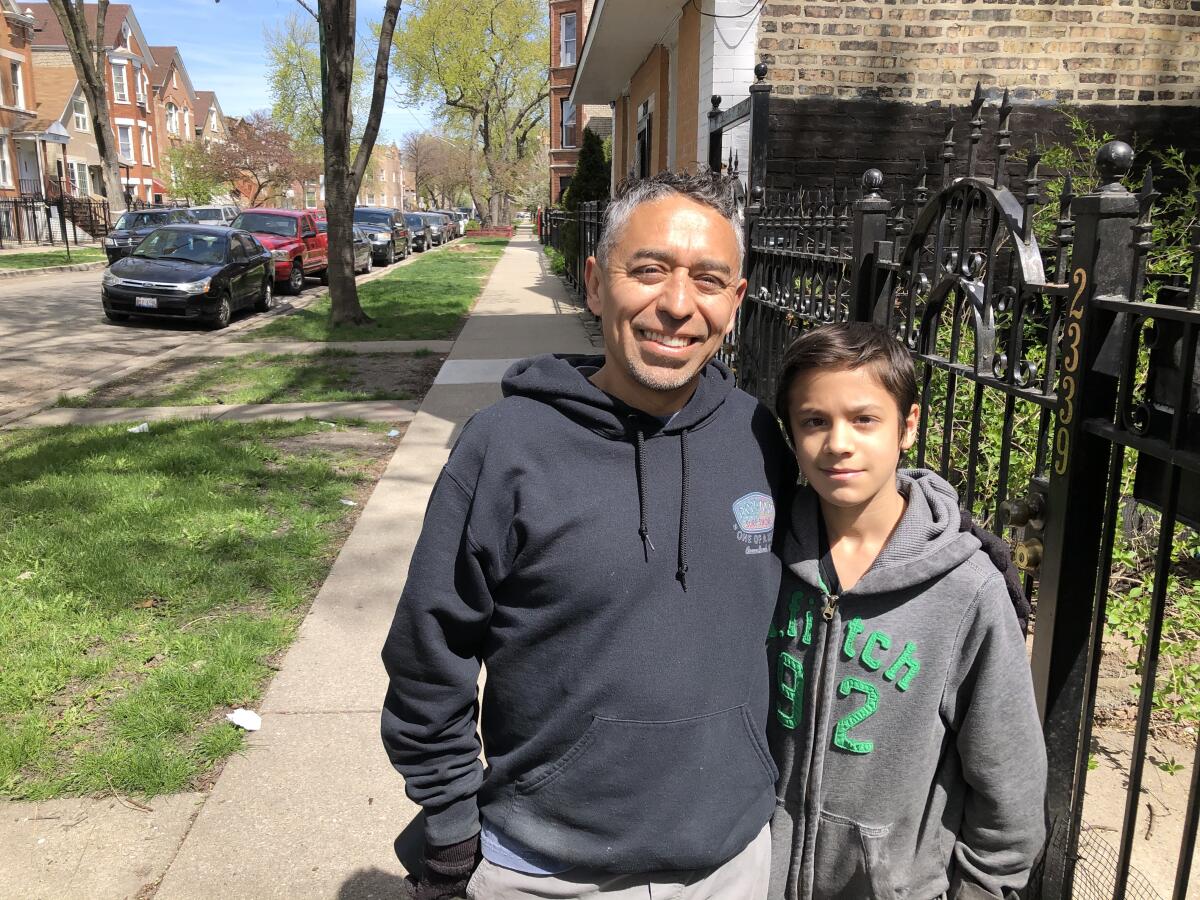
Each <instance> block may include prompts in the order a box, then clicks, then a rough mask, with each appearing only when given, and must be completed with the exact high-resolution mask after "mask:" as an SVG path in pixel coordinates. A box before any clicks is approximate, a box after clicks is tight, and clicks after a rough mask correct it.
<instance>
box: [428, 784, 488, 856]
mask: <svg viewBox="0 0 1200 900" xmlns="http://www.w3.org/2000/svg"><path fill="white" fill-rule="evenodd" d="M478 833H479V804H478V803H477V802H476V799H475V795H474V794H472V795H471V796H470V797H464V798H463V799H462V800H457V801H455V802H454V803H451V804H449V805H448V806H439V807H437V808H436V809H435V808H433V807H426V809H425V840H426V842H427V843H429V844H432V845H433V846H435V847H445V846H449V845H450V844H458V843H461V842H462V841H465V840H467V839H468V838H471V837H473V836H474V835H476V834H478Z"/></svg>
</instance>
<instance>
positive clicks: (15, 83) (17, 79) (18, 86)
mask: <svg viewBox="0 0 1200 900" xmlns="http://www.w3.org/2000/svg"><path fill="white" fill-rule="evenodd" d="M9 70H10V71H11V72H12V89H13V106H15V107H16V108H17V109H24V108H25V80H24V79H23V78H22V76H21V64H20V63H19V62H15V63H9Z"/></svg>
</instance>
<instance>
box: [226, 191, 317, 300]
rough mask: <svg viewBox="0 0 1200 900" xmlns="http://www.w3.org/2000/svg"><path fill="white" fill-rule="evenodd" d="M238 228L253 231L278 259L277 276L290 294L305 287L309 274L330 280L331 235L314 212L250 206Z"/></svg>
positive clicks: (236, 225) (237, 224) (241, 216)
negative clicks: (322, 228)
mask: <svg viewBox="0 0 1200 900" xmlns="http://www.w3.org/2000/svg"><path fill="white" fill-rule="evenodd" d="M232 227H234V228H240V229H242V230H244V231H249V232H251V233H252V234H253V235H254V236H255V237H256V238H258V240H259V242H260V243H262V244H263V246H265V247H266V248H267V249H268V250H270V251H271V255H272V256H273V257H274V259H275V280H276V281H277V282H279V284H280V285H281V287H283V288H284V289H286V290H287V292H288V293H290V294H298V293H300V292H301V291H302V290H304V278H305V276H309V275H311V276H315V277H318V278H320V279H321V280H322V281H325V280H326V277H327V273H326V269H327V267H328V265H329V236H328V235H325V234H321V233H320V232H319V231H318V230H317V223H316V221H315V220H314V219H313V217H312V213H308V212H303V211H301V210H296V209H248V210H246V211H245V212H243V213H242V214H241V215H239V216H238V217H237V218H236V219H234V220H233V225H232Z"/></svg>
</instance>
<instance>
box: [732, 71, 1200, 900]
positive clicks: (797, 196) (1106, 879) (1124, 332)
mask: <svg viewBox="0 0 1200 900" xmlns="http://www.w3.org/2000/svg"><path fill="white" fill-rule="evenodd" d="M765 74H766V67H765V66H760V67H758V69H756V75H757V77H758V83H757V84H755V85H753V86H752V87H751V96H750V98H749V99H748V100H746V101H744V102H743V104H741V105H739V106H738V107H735V108H734V109H733V110H730V111H728V112H722V111H721V110H720V109H719V98H714V110H713V112H712V113H711V114H710V147H709V164H710V166H711V167H713V168H718V167H720V165H721V163H722V162H723V160H722V135H723V133H725V132H726V131H727V129H728V128H730V127H732V126H733V125H735V124H738V123H740V122H742V121H745V120H746V119H747V118H748V119H749V121H750V128H751V150H750V154H749V155H750V171H749V179H748V181H749V191H748V202H747V204H746V209H745V215H746V221H745V229H746V238H747V240H746V244H747V257H746V261H745V275H746V277H747V279H748V280H749V288H748V291H747V294H746V300H745V302H744V303H743V306H742V310H741V313H740V316H739V321H738V323H737V327H736V329H735V331H734V333H733V334H732V336H731V338H730V340H729V341H728V343H727V344H726V346H725V347H724V348H723V351H722V353H723V357H724V358H725V359H726V361H727V362H729V363H730V365H732V366H733V367H734V369H735V370H736V372H737V376H738V381H739V383H740V384H741V386H743V387H744V388H745V389H746V390H748V391H750V392H751V393H754V394H756V395H758V396H759V397H761V398H763V399H765V400H768V401H769V400H770V399H771V397H772V394H773V391H774V381H773V379H774V373H775V372H776V371H777V369H778V361H779V357H780V356H781V354H782V352H783V349H784V348H785V347H786V346H787V344H788V342H789V341H790V340H791V338H792V337H794V336H795V335H796V334H798V333H799V332H800V331H801V330H802V329H804V328H807V327H811V326H813V325H816V324H821V323H825V322H830V321H840V320H846V319H855V320H874V321H877V322H880V323H884V324H886V325H888V326H889V327H890V328H891V329H892V330H893V331H894V332H895V334H896V336H897V339H899V340H901V341H904V342H905V344H906V345H907V346H908V348H909V350H910V351H911V353H912V354H913V357H914V361H915V362H916V363H917V367H918V374H919V378H920V387H921V402H922V410H923V414H922V423H921V430H920V437H919V441H918V444H917V447H916V450H915V459H914V460H913V461H914V463H915V464H916V465H921V466H928V467H930V468H933V469H935V470H937V471H939V472H940V473H941V474H942V475H943V476H945V477H946V478H948V479H949V480H950V481H951V482H952V483H953V484H955V486H956V487H957V488H958V490H959V493H960V496H961V498H962V501H963V505H964V506H965V507H967V508H969V509H971V510H972V511H973V513H974V515H975V516H976V517H977V519H978V520H980V521H982V522H984V523H985V524H986V525H987V526H988V527H990V528H992V529H993V530H994V531H996V532H997V533H1000V534H1005V535H1006V536H1008V537H1010V538H1011V540H1012V541H1013V543H1014V553H1015V557H1016V559H1017V561H1018V563H1019V564H1020V565H1021V567H1022V569H1023V570H1024V571H1025V572H1026V574H1027V581H1026V585H1027V589H1028V590H1029V591H1030V592H1031V593H1032V594H1036V625H1035V637H1034V644H1033V657H1032V666H1033V670H1034V679H1035V685H1036V688H1037V691H1038V699H1039V704H1040V708H1041V710H1042V713H1043V719H1044V724H1045V734H1046V742H1047V747H1048V754H1049V763H1050V781H1049V796H1048V807H1049V813H1050V819H1051V825H1052V830H1051V837H1050V841H1049V843H1048V846H1047V849H1046V853H1045V858H1044V860H1043V863H1042V866H1041V868H1040V871H1039V874H1038V878H1037V883H1036V884H1035V885H1033V886H1032V887H1031V893H1033V894H1037V895H1040V896H1042V897H1047V898H1063V897H1084V898H1091V897H1096V898H1100V897H1105V898H1107V897H1112V898H1115V900H1121V898H1125V897H1157V896H1160V895H1159V894H1158V893H1156V892H1154V891H1153V889H1152V888H1151V887H1150V886H1149V884H1148V883H1146V882H1144V881H1142V880H1141V879H1140V876H1139V875H1138V873H1137V872H1136V870H1135V869H1134V867H1133V866H1131V862H1132V860H1133V854H1134V844H1135V836H1137V835H1138V834H1139V833H1140V832H1139V824H1140V820H1139V816H1143V817H1144V816H1145V815H1146V814H1145V813H1144V812H1143V811H1142V809H1141V807H1142V802H1141V798H1142V787H1143V779H1144V776H1145V770H1146V762H1147V759H1148V756H1149V750H1150V741H1151V738H1152V735H1153V733H1154V729H1155V728H1157V727H1160V726H1162V725H1163V719H1164V705H1166V706H1167V707H1169V705H1170V702H1171V696H1174V695H1171V694H1164V693H1163V692H1162V691H1161V690H1160V691H1159V692H1158V693H1157V694H1156V682H1157V681H1158V680H1159V679H1160V678H1161V677H1162V676H1161V675H1160V663H1161V657H1160V652H1161V650H1162V648H1163V646H1164V644H1163V639H1164V630H1165V629H1167V628H1168V626H1169V627H1170V628H1175V627H1176V623H1175V620H1174V618H1173V616H1175V615H1176V614H1177V613H1178V609H1177V608H1176V607H1177V606H1178V604H1179V603H1180V602H1181V601H1180V597H1184V598H1185V599H1186V598H1188V597H1191V598H1192V599H1193V600H1194V602H1195V604H1196V607H1197V609H1200V558H1193V557H1192V556H1191V555H1190V554H1192V553H1200V541H1197V540H1196V537H1195V531H1194V529H1197V528H1198V527H1200V384H1197V381H1196V359H1197V337H1198V334H1200V267H1197V265H1196V262H1197V260H1196V257H1197V256H1198V255H1200V225H1197V226H1195V227H1194V229H1193V237H1192V247H1191V255H1192V261H1191V278H1190V282H1188V283H1186V284H1183V285H1180V284H1168V283H1157V282H1155V281H1154V280H1151V281H1150V282H1149V283H1148V280H1147V278H1146V275H1145V272H1146V257H1147V254H1148V253H1149V252H1150V251H1151V250H1152V243H1151V241H1150V239H1149V235H1150V234H1151V230H1152V227H1153V226H1152V218H1151V217H1152V207H1153V202H1154V200H1155V198H1156V196H1157V195H1156V192H1155V189H1154V186H1153V182H1152V178H1151V176H1150V175H1149V174H1147V175H1146V176H1145V183H1144V185H1143V187H1142V189H1141V191H1140V192H1139V193H1137V194H1134V193H1130V192H1129V191H1128V190H1127V189H1126V188H1125V186H1124V185H1123V183H1122V179H1124V178H1125V177H1126V176H1127V175H1128V174H1129V172H1130V171H1131V167H1132V164H1133V162H1134V160H1133V153H1132V151H1131V150H1130V148H1129V146H1128V145H1126V144H1122V143H1120V142H1112V143H1109V144H1107V145H1105V146H1104V148H1103V149H1102V150H1101V151H1100V154H1099V156H1098V158H1097V171H1098V172H1099V174H1100V179H1099V183H1098V184H1096V185H1095V186H1094V188H1093V189H1092V190H1091V191H1090V192H1089V193H1084V194H1080V195H1079V196H1076V195H1075V194H1074V189H1073V187H1072V185H1071V184H1070V182H1069V180H1068V182H1067V183H1066V184H1065V185H1064V186H1063V189H1062V190H1061V193H1060V196H1059V198H1058V202H1057V203H1056V204H1054V206H1053V207H1052V208H1047V207H1046V206H1045V205H1044V202H1043V200H1042V199H1041V193H1040V190H1039V188H1040V186H1041V185H1042V183H1043V181H1044V179H1043V178H1041V177H1040V176H1039V171H1038V168H1039V158H1038V156H1037V154H1036V153H1028V154H1026V155H1025V156H1024V157H1023V158H1022V159H1020V160H1014V159H1013V153H1012V148H1013V145H1012V140H1011V137H1012V133H1011V129H1010V127H1009V118H1010V113H1011V107H1010V106H1009V103H1008V97H1007V94H1005V97H1004V100H1003V102H1002V103H1001V104H1000V106H999V108H998V109H997V110H995V111H994V112H993V111H992V109H991V108H988V107H987V106H986V104H985V102H984V98H983V96H982V94H981V93H980V92H979V91H978V90H977V91H976V96H975V99H974V101H973V102H972V104H971V106H970V108H969V111H968V112H969V119H968V123H967V126H968V127H967V133H966V134H965V135H962V136H961V138H956V136H955V133H954V128H953V126H951V127H949V128H948V130H947V132H946V136H945V140H944V142H943V145H942V154H941V166H940V172H936V171H930V170H929V169H928V168H927V167H926V166H925V164H924V162H922V164H921V166H920V170H919V173H918V178H917V180H916V187H915V190H913V191H912V192H911V196H910V197H909V198H907V199H905V198H904V197H903V195H901V196H900V197H898V198H897V199H894V200H889V199H885V198H884V196H883V194H884V191H885V185H884V183H883V176H882V175H881V174H880V173H879V172H878V171H876V170H869V171H867V172H866V173H865V174H864V175H863V177H862V183H861V195H860V196H859V197H858V198H856V199H853V200H851V198H850V197H849V192H848V191H847V190H845V189H843V191H842V192H841V195H840V196H839V195H838V193H837V191H836V190H835V189H833V188H829V187H825V188H816V189H809V190H804V191H788V192H782V191H772V190H769V189H768V188H767V186H766V183H765V175H766V146H767V140H766V138H767V134H768V122H769V115H770V113H769V92H770V89H769V87H768V86H767V85H766V84H764V83H763V79H764V78H765ZM989 120H991V121H993V122H994V126H993V127H992V128H991V129H990V131H991V134H990V136H989V139H988V144H986V145H985V144H984V139H985V125H986V124H987V123H988V121H989ZM984 150H987V151H989V152H988V153H987V154H985V153H984V152H983V151H984ZM985 155H986V156H987V157H988V158H989V160H990V162H989V163H988V165H987V167H986V168H987V170H986V171H984V168H985V167H984V164H983V163H982V159H983V158H984V156H985ZM733 162H734V161H733V160H729V163H733ZM733 167H734V166H731V168H733ZM1014 169H1015V170H1017V173H1018V174H1017V175H1016V176H1015V178H1014V177H1013V176H1011V175H1010V170H1014ZM931 181H933V182H934V183H935V184H936V188H935V187H933V186H931V185H930V182H931ZM1089 187H1090V186H1089ZM1045 219H1049V220H1050V223H1049V225H1048V226H1043V227H1042V228H1041V229H1040V231H1041V232H1042V238H1041V240H1040V241H1039V238H1038V231H1039V229H1038V228H1036V227H1035V223H1036V222H1037V221H1042V220H1045ZM1130 498H1132V499H1130ZM1131 520H1136V521H1135V522H1134V524H1133V525H1132V526H1131ZM1131 529H1132V531H1133V533H1134V535H1135V537H1134V539H1132V540H1133V541H1134V543H1136V542H1137V541H1140V542H1141V545H1146V544H1148V543H1149V542H1150V541H1151V540H1153V544H1154V547H1153V554H1152V558H1151V554H1150V553H1148V552H1147V553H1146V554H1144V556H1145V558H1144V559H1142V560H1141V562H1140V564H1138V565H1135V566H1134V567H1133V568H1132V569H1130V568H1129V566H1130V563H1129V560H1130V558H1131V557H1130V553H1131V552H1132V551H1130V550H1129V547H1128V546H1127V545H1129V544H1130V541H1131V539H1130V538H1129V533H1130V532H1131ZM1189 529H1192V530H1189ZM1119 544H1120V545H1121V546H1118V545H1119ZM1118 563H1119V564H1120V566H1121V567H1122V569H1121V571H1122V572H1123V573H1125V574H1123V575H1122V578H1123V581H1122V587H1121V590H1120V591H1118V590H1117V589H1116V587H1115V586H1114V584H1113V579H1112V573H1113V571H1114V566H1117V565H1118ZM1130 572H1132V574H1129V573H1130ZM1131 582H1132V583H1135V586H1136V587H1138V588H1140V589H1141V591H1142V593H1140V594H1138V595H1137V596H1138V597H1144V598H1145V600H1144V601H1139V602H1141V603H1142V606H1138V605H1137V603H1135V604H1133V606H1132V609H1133V610H1134V613H1135V614H1137V615H1140V614H1141V610H1142V608H1143V606H1144V623H1143V624H1144V633H1143V634H1141V635H1140V636H1139V635H1137V634H1136V630H1137V627H1139V626H1137V622H1136V621H1135V622H1134V624H1133V625H1130V623H1129V621H1127V619H1128V609H1126V608H1125V606H1123V607H1122V609H1123V613H1122V615H1123V616H1125V619H1123V620H1122V621H1123V622H1124V625H1123V626H1122V627H1123V628H1124V633H1126V634H1135V637H1137V639H1138V641H1140V644H1138V642H1137V641H1134V643H1135V644H1136V645H1137V648H1138V649H1139V652H1138V653H1137V654H1136V659H1135V660H1134V661H1133V662H1131V663H1130V665H1132V666H1134V667H1135V669H1136V673H1135V674H1136V676H1137V690H1138V703H1137V711H1136V715H1135V717H1134V721H1133V733H1132V738H1133V746H1132V750H1131V751H1130V752H1129V754H1128V757H1129V760H1128V766H1127V770H1126V772H1125V774H1126V778H1127V795H1126V804H1125V814H1124V816H1123V818H1122V822H1121V827H1120V828H1119V829H1117V830H1116V832H1115V836H1114V843H1113V844H1111V845H1108V844H1105V845H1104V847H1101V845H1100V844H1099V843H1096V841H1095V839H1094V836H1093V835H1090V834H1089V833H1088V832H1087V831H1086V828H1085V825H1084V819H1083V814H1084V792H1085V787H1086V783H1087V778H1088V772H1089V761H1090V752H1091V745H1092V736H1093V735H1092V728H1093V715H1094V712H1095V710H1096V705H1097V691H1098V685H1099V684H1100V666H1101V659H1102V657H1103V655H1104V653H1105V652H1107V651H1106V646H1107V645H1106V634H1108V635H1109V637H1110V638H1111V633H1110V632H1107V631H1106V625H1107V626H1109V627H1110V628H1111V626H1112V622H1113V616H1112V615H1111V612H1112V611H1111V609H1110V603H1111V602H1112V600H1113V598H1114V597H1119V598H1120V599H1121V600H1122V603H1123V604H1125V605H1126V606H1128V604H1127V603H1126V601H1128V599H1129V596H1130V591H1132V590H1133V588H1130V587H1129V585H1130V583H1131ZM1189 584H1190V587H1189ZM1189 591H1192V592H1194V593H1193V594H1189V593H1188V592H1189ZM1135 618H1136V616H1135ZM1139 621H1140V620H1139ZM1173 633H1174V632H1173ZM1193 637H1194V638H1195V639H1196V640H1197V642H1198V646H1200V634H1197V635H1194V636H1193ZM1196 662H1197V671H1200V660H1197V661H1196ZM1196 684H1197V688H1198V689H1200V679H1198V680H1197V683H1196ZM1156 698H1157V699H1156ZM1164 698H1165V699H1164ZM1181 702H1182V701H1181ZM1196 702H1197V703H1198V704H1200V698H1197V701H1196ZM1165 718H1166V719H1168V720H1169V719H1170V709H1169V708H1168V709H1167V710H1166V716H1165ZM1185 733H1186V732H1185ZM1191 734H1192V743H1193V744H1194V745H1197V742H1196V739H1195V728H1193V730H1192V732H1191ZM1197 746H1200V745H1197ZM1192 753H1193V757H1194V758H1193V760H1192V764H1191V784H1190V789H1189V791H1188V801H1187V808H1186V810H1185V811H1179V816H1180V820H1181V821H1180V822H1179V829H1178V830H1179V833H1180V835H1181V837H1180V841H1179V845H1178V853H1177V856H1176V857H1175V859H1174V860H1173V861H1172V864H1173V867H1174V885H1173V889H1172V895H1171V896H1172V897H1173V898H1174V900H1183V898H1185V897H1187V896H1189V884H1190V883H1191V864H1192V857H1193V850H1194V845H1195V837H1196V831H1197V820H1198V818H1200V751H1198V750H1197V749H1196V747H1193V749H1192ZM1174 762H1175V761H1174V760H1172V763H1174ZM1098 848H1099V849H1098ZM1106 854H1107V855H1109V856H1111V859H1102V858H1101V857H1102V856H1104V855H1106ZM1197 890H1200V888H1193V893H1192V894H1191V896H1200V893H1196V891H1197Z"/></svg>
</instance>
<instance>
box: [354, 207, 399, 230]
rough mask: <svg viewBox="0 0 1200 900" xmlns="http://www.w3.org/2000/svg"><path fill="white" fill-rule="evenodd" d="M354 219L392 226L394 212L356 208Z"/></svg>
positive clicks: (371, 223)
mask: <svg viewBox="0 0 1200 900" xmlns="http://www.w3.org/2000/svg"><path fill="white" fill-rule="evenodd" d="M354 221H355V222H365V223H366V224H368V225H385V226H389V227H390V226H391V224H392V214H391V213H386V212H377V211H375V210H370V209H356V210H355V211H354Z"/></svg>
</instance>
